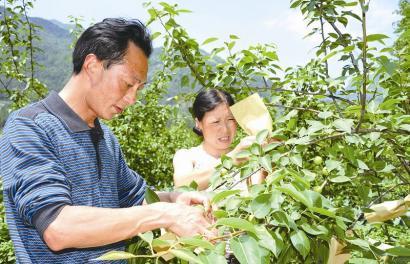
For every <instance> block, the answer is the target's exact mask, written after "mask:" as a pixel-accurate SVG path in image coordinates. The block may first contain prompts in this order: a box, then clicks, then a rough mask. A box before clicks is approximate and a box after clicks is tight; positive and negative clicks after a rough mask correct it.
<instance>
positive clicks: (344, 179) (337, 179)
mask: <svg viewBox="0 0 410 264" xmlns="http://www.w3.org/2000/svg"><path fill="white" fill-rule="evenodd" d="M351 180H352V179H350V178H349V177H346V176H337V177H334V178H329V181H331V182H335V183H342V182H349V181H351Z"/></svg>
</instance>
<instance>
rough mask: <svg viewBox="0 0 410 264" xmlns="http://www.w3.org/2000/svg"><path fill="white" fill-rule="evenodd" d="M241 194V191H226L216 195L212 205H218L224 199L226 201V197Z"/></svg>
mask: <svg viewBox="0 0 410 264" xmlns="http://www.w3.org/2000/svg"><path fill="white" fill-rule="evenodd" d="M240 192H241V191H240V190H225V191H222V192H219V193H217V194H215V196H214V197H212V199H211V203H212V204H216V203H218V202H220V201H222V200H223V199H225V198H226V197H229V196H231V195H234V194H238V193H240Z"/></svg>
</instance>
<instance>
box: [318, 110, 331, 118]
mask: <svg viewBox="0 0 410 264" xmlns="http://www.w3.org/2000/svg"><path fill="white" fill-rule="evenodd" d="M332 115H333V113H332V112H329V111H325V112H320V113H319V114H318V117H319V118H322V119H326V118H328V117H331V116H332Z"/></svg>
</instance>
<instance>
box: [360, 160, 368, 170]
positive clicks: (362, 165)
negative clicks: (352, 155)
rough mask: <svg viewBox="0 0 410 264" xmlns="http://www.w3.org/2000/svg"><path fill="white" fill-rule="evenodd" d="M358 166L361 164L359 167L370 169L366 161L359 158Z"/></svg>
mask: <svg viewBox="0 0 410 264" xmlns="http://www.w3.org/2000/svg"><path fill="white" fill-rule="evenodd" d="M357 166H359V168H360V169H362V170H369V167H367V165H366V163H364V162H363V161H361V160H359V159H358V160H357Z"/></svg>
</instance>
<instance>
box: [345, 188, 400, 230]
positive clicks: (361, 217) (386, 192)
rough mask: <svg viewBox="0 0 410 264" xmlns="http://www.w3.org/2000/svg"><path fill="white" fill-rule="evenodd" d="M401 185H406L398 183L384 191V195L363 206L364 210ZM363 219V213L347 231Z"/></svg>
mask: <svg viewBox="0 0 410 264" xmlns="http://www.w3.org/2000/svg"><path fill="white" fill-rule="evenodd" d="M401 185H406V183H398V184H396V185H394V186H392V187H390V188H389V189H388V190H387V191H385V192H384V193H382V194H380V195H379V196H378V197H376V198H375V199H373V200H372V201H371V202H370V203H369V204H368V205H367V206H365V207H366V208H369V207H371V206H372V205H373V204H374V203H375V202H376V201H378V200H380V199H381V198H382V197H384V196H385V195H386V194H388V193H389V192H391V191H392V190H393V189H395V188H396V187H398V186H401ZM363 218H364V213H360V215H359V216H358V217H357V218H356V219H355V221H353V223H352V224H351V225H350V226H349V227H348V228H347V229H348V230H349V229H352V228H353V227H354V226H355V225H356V223H357V222H358V221H360V220H362V219H363Z"/></svg>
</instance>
